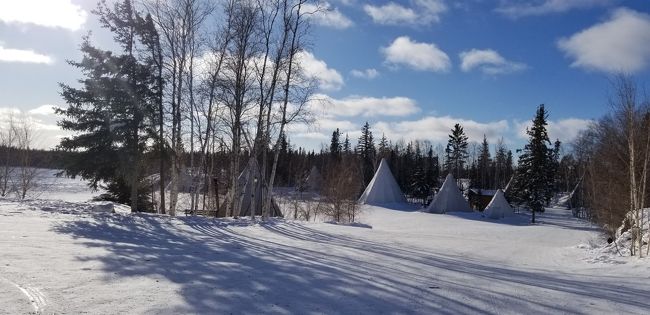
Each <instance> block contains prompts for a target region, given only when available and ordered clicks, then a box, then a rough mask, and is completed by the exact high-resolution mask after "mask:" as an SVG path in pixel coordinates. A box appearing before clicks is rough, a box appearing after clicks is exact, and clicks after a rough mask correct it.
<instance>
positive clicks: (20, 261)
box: [0, 179, 650, 314]
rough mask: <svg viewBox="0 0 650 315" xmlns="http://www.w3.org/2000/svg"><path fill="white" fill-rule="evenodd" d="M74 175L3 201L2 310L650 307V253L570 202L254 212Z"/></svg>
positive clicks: (634, 310)
mask: <svg viewBox="0 0 650 315" xmlns="http://www.w3.org/2000/svg"><path fill="white" fill-rule="evenodd" d="M59 183H60V185H50V186H48V187H49V188H48V191H47V192H43V193H41V194H40V195H39V197H35V198H33V199H30V200H28V201H25V202H17V201H14V200H8V199H5V200H2V199H0V253H2V254H1V255H0V314H29V313H34V312H37V313H44V314H51V313H56V314H61V313H66V314H80V313H90V314H125V313H128V314H154V313H155V314H179V313H201V314H229V313H234V314H267V313H270V314H563V313H570V314H648V313H650V298H649V297H650V261H649V260H648V259H644V260H639V259H638V258H623V257H617V256H615V255H606V254H602V253H601V252H599V251H598V250H596V249H595V248H596V247H599V246H602V243H603V238H602V235H600V232H599V230H598V229H597V228H596V227H593V226H591V225H590V224H589V223H587V222H584V221H580V220H577V219H574V218H572V217H571V213H570V211H567V210H561V209H549V210H548V211H547V212H546V213H544V214H542V215H540V216H539V221H540V222H541V223H540V224H538V225H535V226H531V225H529V224H528V223H527V222H528V221H529V218H528V217H527V216H525V215H521V214H520V215H517V216H516V217H514V218H509V219H507V220H500V221H494V220H488V219H484V218H481V217H480V215H478V214H474V213H469V214H458V215H435V214H426V213H421V212H417V211H413V210H414V209H405V208H406V207H404V206H402V207H397V208H400V210H394V209H389V208H380V207H369V206H364V207H363V214H362V217H361V220H360V221H361V222H362V223H364V224H365V225H359V226H345V225H334V224H328V223H301V222H293V221H289V220H275V221H272V222H268V223H265V224H259V223H255V224H253V223H251V222H249V221H248V220H245V219H242V220H226V219H220V220H214V219H206V218H198V217H178V218H169V217H163V216H157V215H125V214H108V213H92V212H91V211H90V210H91V209H92V208H93V204H92V203H88V202H85V200H88V199H89V198H90V197H91V196H92V195H93V194H98V193H93V192H90V191H88V190H87V189H84V188H83V186H82V183H81V182H78V181H71V180H66V179H61V180H59ZM72 195H74V196H72ZM57 196H62V198H57ZM58 199H64V200H58Z"/></svg>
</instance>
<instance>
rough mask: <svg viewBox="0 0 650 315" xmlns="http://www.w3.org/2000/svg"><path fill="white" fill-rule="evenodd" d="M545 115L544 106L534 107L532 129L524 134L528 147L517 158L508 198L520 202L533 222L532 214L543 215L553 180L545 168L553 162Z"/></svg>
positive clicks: (546, 114)
mask: <svg viewBox="0 0 650 315" xmlns="http://www.w3.org/2000/svg"><path fill="white" fill-rule="evenodd" d="M547 118H548V113H547V112H546V110H545V108H544V105H543V104H542V105H540V106H539V107H538V108H537V112H536V114H535V118H534V119H533V126H532V127H531V128H530V129H528V130H527V131H526V133H527V134H528V136H529V140H528V144H526V146H525V147H524V151H523V153H522V155H521V156H520V157H519V165H518V168H517V172H516V175H515V179H514V182H513V185H514V186H513V189H512V192H511V195H512V197H513V199H514V200H516V201H517V202H519V203H526V204H527V205H528V207H529V208H530V209H531V211H532V215H533V217H532V222H533V223H535V213H536V212H543V211H544V205H545V204H546V203H547V201H548V197H547V196H548V192H549V187H551V186H552V183H553V177H550V176H549V175H550V172H549V170H548V168H549V167H550V161H552V159H553V149H551V148H549V147H548V146H547V145H550V144H551V141H550V140H549V138H548V133H547V131H546V125H547Z"/></svg>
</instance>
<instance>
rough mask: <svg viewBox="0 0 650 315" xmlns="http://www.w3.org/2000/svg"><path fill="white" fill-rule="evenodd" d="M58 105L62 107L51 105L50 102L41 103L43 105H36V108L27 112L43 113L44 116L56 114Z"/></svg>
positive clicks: (33, 113) (32, 113)
mask: <svg viewBox="0 0 650 315" xmlns="http://www.w3.org/2000/svg"><path fill="white" fill-rule="evenodd" d="M57 107H60V106H56V105H49V104H47V105H41V106H39V107H36V108H34V109H30V110H29V111H27V113H29V114H31V115H43V116H46V115H54V108H57Z"/></svg>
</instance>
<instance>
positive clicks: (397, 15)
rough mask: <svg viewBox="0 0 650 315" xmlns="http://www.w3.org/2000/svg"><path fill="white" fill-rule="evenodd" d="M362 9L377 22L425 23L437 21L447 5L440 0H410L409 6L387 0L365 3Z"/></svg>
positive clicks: (386, 23) (388, 23)
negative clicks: (373, 3) (377, 3)
mask: <svg viewBox="0 0 650 315" xmlns="http://www.w3.org/2000/svg"><path fill="white" fill-rule="evenodd" d="M363 10H364V11H365V12H366V14H368V15H369V16H370V17H371V18H372V20H373V21H374V22H375V23H377V24H385V25H403V24H410V25H427V24H431V23H437V22H439V21H440V15H441V14H443V13H444V12H446V11H447V6H446V5H445V3H444V1H442V0H412V1H411V5H410V6H404V5H401V4H397V3H395V2H388V3H386V4H384V5H371V4H366V5H364V6H363Z"/></svg>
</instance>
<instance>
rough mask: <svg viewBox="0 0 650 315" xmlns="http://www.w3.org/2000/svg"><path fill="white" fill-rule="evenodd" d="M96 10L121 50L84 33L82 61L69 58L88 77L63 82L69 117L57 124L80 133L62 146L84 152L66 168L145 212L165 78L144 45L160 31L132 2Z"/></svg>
mask: <svg viewBox="0 0 650 315" xmlns="http://www.w3.org/2000/svg"><path fill="white" fill-rule="evenodd" d="M94 13H95V14H97V15H98V16H99V19H100V22H101V26H102V27H103V28H105V29H108V30H109V31H111V32H112V33H113V35H114V37H113V38H114V40H115V42H116V43H117V44H118V46H119V47H120V48H121V51H120V52H119V53H115V52H112V51H108V50H101V49H99V48H96V47H94V46H92V44H91V43H90V39H89V37H85V38H84V40H83V43H82V46H81V52H82V54H83V58H82V60H81V61H79V62H75V61H69V62H68V63H69V64H70V65H72V66H74V67H76V68H78V69H79V70H81V72H82V73H83V75H84V76H85V78H84V79H82V80H80V81H79V83H80V85H81V86H80V87H79V88H77V87H72V86H69V85H66V84H60V86H61V89H62V92H61V95H62V97H63V98H64V100H65V101H66V103H67V104H68V107H67V108H66V109H58V110H57V114H59V115H63V116H64V118H62V119H61V120H60V121H59V122H58V124H59V126H61V127H62V128H63V129H65V130H70V131H73V132H74V133H75V135H73V136H70V137H66V138H64V139H62V141H61V144H60V148H61V149H63V150H66V151H77V152H79V154H77V155H74V156H73V157H72V158H70V159H69V160H68V161H66V165H65V170H66V172H67V174H69V175H71V176H81V177H83V178H85V179H89V180H90V181H91V185H92V186H93V187H97V185H98V184H99V183H100V182H102V181H103V182H105V183H106V186H107V189H108V191H109V193H110V194H111V199H112V200H115V201H118V202H121V203H129V202H130V204H131V209H132V211H139V210H145V209H146V208H148V207H149V206H150V205H149V203H148V200H149V198H146V192H145V190H143V189H140V185H139V183H140V180H141V179H142V177H143V174H142V171H141V170H142V166H143V162H142V159H143V156H144V154H145V153H146V151H147V150H148V146H147V142H148V141H149V140H150V139H151V138H153V137H154V136H155V123H156V120H155V118H154V113H155V110H156V105H157V104H158V100H159V94H158V92H157V90H159V89H157V84H159V83H160V81H159V80H158V77H157V76H156V73H157V71H156V70H155V69H156V67H155V65H154V60H152V58H149V56H147V57H142V56H141V55H140V53H139V52H140V49H139V47H145V45H146V44H143V42H146V40H147V37H148V36H150V35H151V34H152V33H153V32H155V30H152V29H151V27H152V26H153V24H152V23H145V22H143V21H146V19H143V18H142V17H141V16H140V15H139V14H138V12H136V11H135V10H134V8H133V6H132V4H131V1H130V0H124V1H122V2H118V3H115V4H114V6H113V8H109V7H108V6H107V4H106V3H105V2H100V4H99V6H98V9H97V10H95V11H94Z"/></svg>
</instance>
